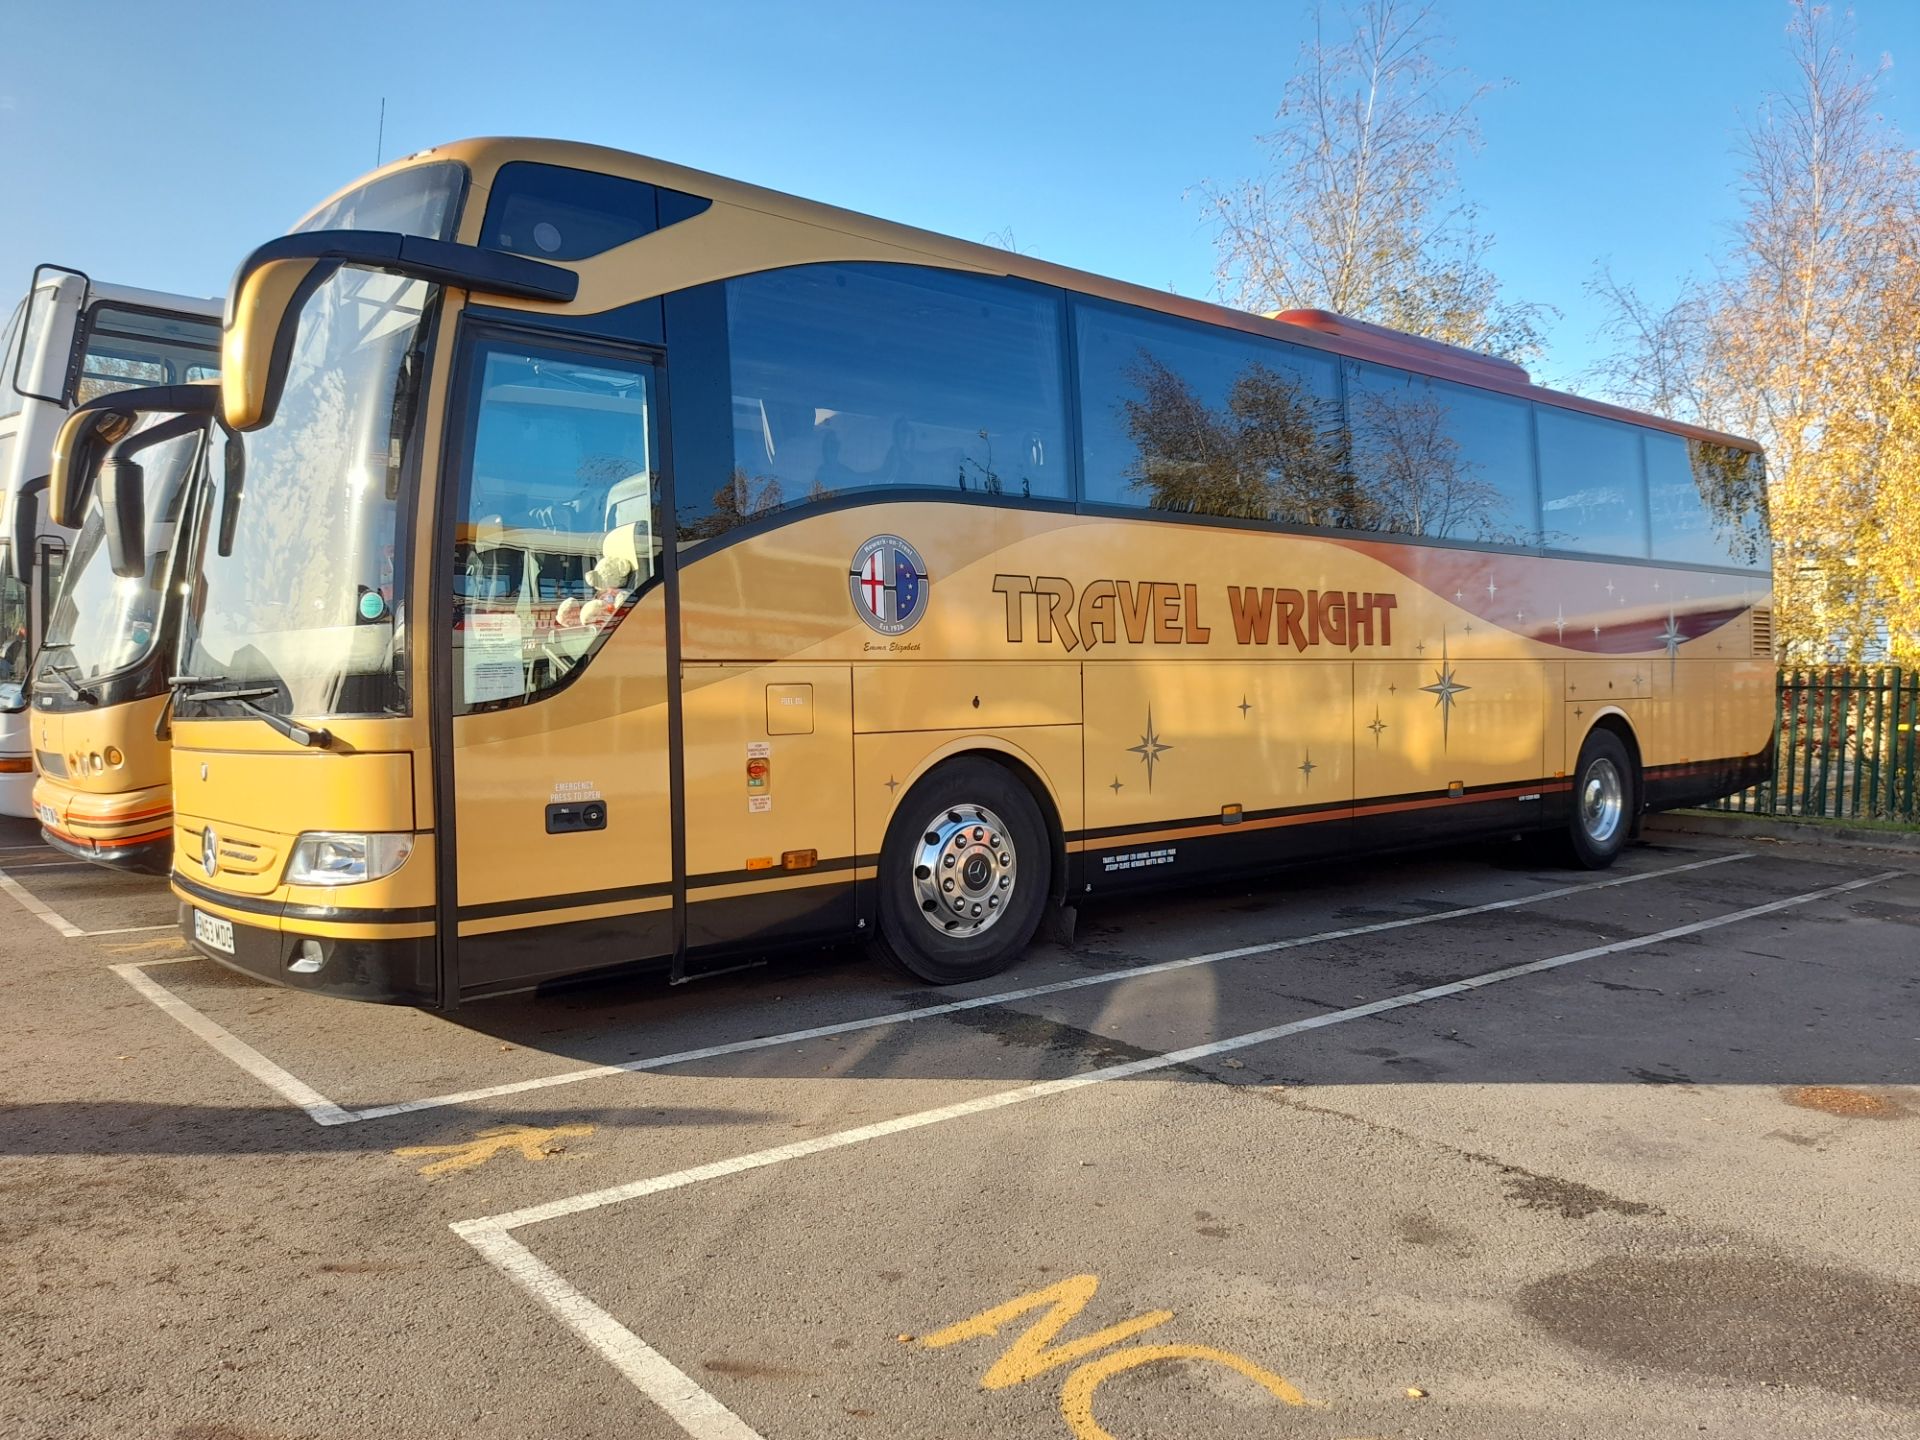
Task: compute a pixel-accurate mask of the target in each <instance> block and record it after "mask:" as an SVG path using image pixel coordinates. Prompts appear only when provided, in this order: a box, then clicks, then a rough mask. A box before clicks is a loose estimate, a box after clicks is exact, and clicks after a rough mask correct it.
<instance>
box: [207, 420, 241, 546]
mask: <svg viewBox="0 0 1920 1440" xmlns="http://www.w3.org/2000/svg"><path fill="white" fill-rule="evenodd" d="M225 472H226V473H225V474H223V475H222V476H221V479H220V524H219V531H218V533H217V534H216V535H215V536H214V544H215V546H216V548H217V549H218V550H219V552H220V558H221V559H223V560H224V559H225V558H226V557H227V556H229V555H231V554H233V532H234V528H235V527H236V526H237V525H238V524H239V522H240V497H241V495H242V494H244V493H245V491H246V488H247V450H246V446H245V444H244V443H243V442H242V441H241V439H240V437H239V436H238V435H229V436H227V443H226V446H225Z"/></svg>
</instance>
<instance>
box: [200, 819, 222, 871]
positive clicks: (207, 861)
mask: <svg viewBox="0 0 1920 1440" xmlns="http://www.w3.org/2000/svg"><path fill="white" fill-rule="evenodd" d="M200 868H201V869H202V870H204V871H206V872H207V875H208V876H209V877H211V876H212V875H213V874H214V873H215V872H216V871H218V870H219V868H220V837H219V836H218V835H216V834H214V833H213V827H212V826H211V825H209V826H207V828H206V829H204V830H202V831H201V832H200Z"/></svg>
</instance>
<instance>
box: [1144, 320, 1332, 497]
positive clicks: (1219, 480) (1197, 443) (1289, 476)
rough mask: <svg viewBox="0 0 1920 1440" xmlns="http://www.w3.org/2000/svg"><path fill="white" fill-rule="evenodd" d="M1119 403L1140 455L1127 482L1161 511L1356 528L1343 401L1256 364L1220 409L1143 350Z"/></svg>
mask: <svg viewBox="0 0 1920 1440" xmlns="http://www.w3.org/2000/svg"><path fill="white" fill-rule="evenodd" d="M1128 379H1129V380H1130V381H1131V383H1132V385H1133V386H1134V389H1135V391H1136V394H1135V395H1134V396H1132V397H1130V398H1128V399H1127V400H1125V401H1123V402H1122V404H1121V407H1120V408H1121V413H1122V415H1123V416H1124V419H1125V423H1126V429H1127V434H1128V436H1129V438H1130V439H1131V440H1132V441H1133V444H1134V447H1135V449H1136V450H1137V452H1138V453H1137V455H1136V456H1135V458H1134V460H1133V461H1132V462H1131V463H1130V464H1129V466H1128V467H1127V476H1128V479H1129V481H1130V482H1131V487H1132V488H1133V489H1134V490H1136V491H1139V492H1142V493H1144V494H1145V495H1146V497H1147V504H1148V505H1150V506H1151V507H1152V508H1154V509H1156V510H1175V511H1184V512H1186V513H1189V514H1195V515H1222V516H1231V517H1236V518H1246V519H1256V520H1283V521H1289V522H1292V523H1295V524H1301V525H1332V526H1349V527H1351V526H1353V525H1354V523H1355V516H1354V513H1353V512H1354V509H1355V495H1354V489H1353V484H1352V479H1351V477H1350V476H1349V475H1348V474H1347V469H1346V465H1345V463H1344V461H1345V446H1344V444H1343V443H1342V437H1341V428H1340V424H1339V405H1338V402H1337V401H1333V400H1329V399H1327V398H1325V397H1322V396H1319V395H1316V394H1314V393H1313V392H1312V391H1310V390H1309V389H1307V388H1306V386H1305V385H1303V384H1302V383H1301V381H1300V380H1299V379H1298V378H1296V377H1294V376H1291V375H1286V374H1282V373H1281V372H1280V371H1277V370H1274V369H1272V368H1271V367H1269V366H1267V365H1264V364H1261V363H1259V362H1257V361H1256V362H1254V363H1253V364H1251V365H1249V366H1248V367H1247V368H1246V369H1245V370H1243V371H1242V372H1241V373H1240V375H1239V376H1238V378H1236V379H1235V380H1234V382H1233V384H1232V386H1231V387H1230V388H1229V389H1228V391H1227V399H1226V403H1225V405H1224V406H1222V407H1221V408H1219V409H1217V410H1216V409H1214V408H1213V407H1211V406H1209V405H1208V404H1207V403H1206V401H1205V400H1203V399H1202V398H1201V397H1200V395H1199V393H1198V392H1197V391H1196V390H1195V389H1194V387H1193V386H1192V385H1191V384H1190V383H1188V381H1187V380H1185V379H1184V378H1183V377H1181V376H1180V375H1178V374H1176V373H1175V372H1174V371H1173V370H1172V369H1170V368H1169V367H1168V366H1167V365H1166V364H1165V363H1164V362H1163V361H1161V360H1159V359H1157V358H1155V357H1154V356H1153V355H1151V354H1149V353H1147V352H1145V351H1143V352H1142V353H1141V357H1140V359H1139V361H1137V362H1136V363H1135V364H1134V365H1133V366H1132V367H1131V368H1130V369H1129V371H1128Z"/></svg>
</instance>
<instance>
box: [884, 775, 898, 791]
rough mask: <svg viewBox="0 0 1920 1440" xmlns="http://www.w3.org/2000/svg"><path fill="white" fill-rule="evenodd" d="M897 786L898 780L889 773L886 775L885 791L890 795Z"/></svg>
mask: <svg viewBox="0 0 1920 1440" xmlns="http://www.w3.org/2000/svg"><path fill="white" fill-rule="evenodd" d="M899 788H900V782H899V781H898V780H896V779H894V778H893V776H891V775H889V776H887V793H888V794H889V795H891V794H893V792H894V791H896V790H898V789H899Z"/></svg>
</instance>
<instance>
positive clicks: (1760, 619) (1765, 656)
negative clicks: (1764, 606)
mask: <svg viewBox="0 0 1920 1440" xmlns="http://www.w3.org/2000/svg"><path fill="white" fill-rule="evenodd" d="M1753 653H1754V654H1755V655H1756V656H1758V657H1759V658H1760V659H1762V660H1771V659H1772V658H1773V611H1771V610H1759V609H1756V610H1755V611H1754V612H1753Z"/></svg>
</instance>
